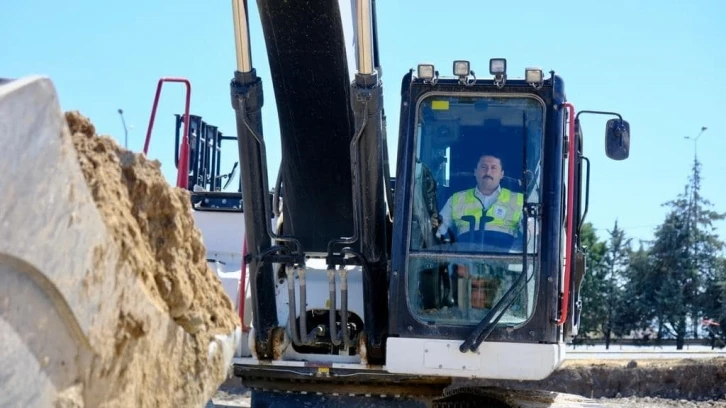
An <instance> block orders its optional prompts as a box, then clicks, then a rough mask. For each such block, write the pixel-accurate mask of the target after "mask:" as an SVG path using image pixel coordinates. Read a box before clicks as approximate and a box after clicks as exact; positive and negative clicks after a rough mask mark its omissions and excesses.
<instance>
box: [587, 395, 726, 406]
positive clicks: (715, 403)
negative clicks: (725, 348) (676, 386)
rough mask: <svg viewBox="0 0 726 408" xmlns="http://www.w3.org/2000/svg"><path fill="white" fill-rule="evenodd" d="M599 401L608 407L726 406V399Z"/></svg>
mask: <svg viewBox="0 0 726 408" xmlns="http://www.w3.org/2000/svg"><path fill="white" fill-rule="evenodd" d="M597 401H598V402H599V403H601V404H602V405H604V406H605V407H607V408H610V407H620V408H672V407H683V408H707V407H708V408H726V401H723V400H721V401H686V400H671V399H664V398H650V397H645V398H635V397H630V398H616V399H599V400H597Z"/></svg>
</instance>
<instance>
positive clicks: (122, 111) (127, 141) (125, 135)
mask: <svg viewBox="0 0 726 408" xmlns="http://www.w3.org/2000/svg"><path fill="white" fill-rule="evenodd" d="M118 114H119V116H121V124H122V125H123V126H124V149H128V148H129V131H128V129H127V128H126V121H125V120H124V110H123V109H120V108H119V110H118Z"/></svg>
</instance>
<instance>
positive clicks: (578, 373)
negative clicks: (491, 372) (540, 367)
mask: <svg viewBox="0 0 726 408" xmlns="http://www.w3.org/2000/svg"><path fill="white" fill-rule="evenodd" d="M461 383H462V384H476V385H483V386H489V385H496V386H504V387H509V388H514V389H538V390H549V391H557V392H566V393H571V394H577V395H582V396H584V397H588V398H626V397H639V398H644V397H648V398H663V399H668V400H691V401H706V400H723V399H726V359H724V358H714V359H708V360H707V359H699V360H695V359H684V360H647V361H638V362H634V361H615V362H614V361H593V362H577V361H573V362H566V363H565V364H564V365H563V366H562V367H561V368H559V369H558V370H556V371H555V372H554V373H552V375H550V376H549V377H548V378H546V379H544V380H542V381H532V382H525V381H478V380H464V381H461Z"/></svg>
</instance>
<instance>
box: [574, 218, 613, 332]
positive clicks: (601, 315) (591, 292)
mask: <svg viewBox="0 0 726 408" xmlns="http://www.w3.org/2000/svg"><path fill="white" fill-rule="evenodd" d="M580 240H581V244H582V247H583V249H584V250H585V252H586V253H587V271H586V273H585V277H584V278H583V282H582V291H581V292H580V296H581V299H582V313H581V315H580V328H579V332H578V335H577V337H576V338H575V339H574V341H575V342H582V341H584V340H585V339H588V338H591V337H590V336H592V335H595V336H599V334H600V331H601V329H602V325H603V323H604V321H605V316H607V297H606V291H605V288H606V281H605V279H606V274H605V273H604V269H603V258H604V257H605V251H606V246H605V243H604V242H602V241H600V240H598V237H597V234H596V233H595V229H594V228H593V226H592V224H591V223H589V222H587V223H584V224H583V225H582V228H581V233H580Z"/></svg>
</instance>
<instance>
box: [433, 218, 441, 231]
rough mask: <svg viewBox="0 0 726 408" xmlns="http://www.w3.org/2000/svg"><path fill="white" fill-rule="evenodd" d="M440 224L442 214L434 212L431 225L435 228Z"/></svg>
mask: <svg viewBox="0 0 726 408" xmlns="http://www.w3.org/2000/svg"><path fill="white" fill-rule="evenodd" d="M439 226H441V216H440V215H439V214H434V215H432V216H431V227H433V229H438V228H439Z"/></svg>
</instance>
